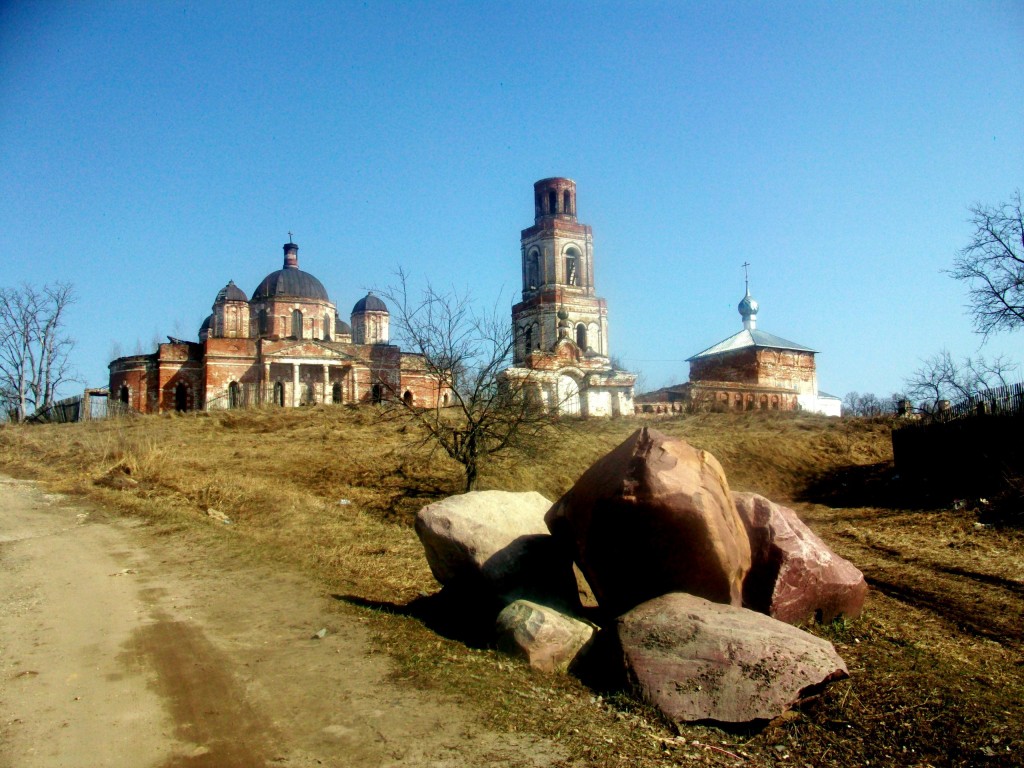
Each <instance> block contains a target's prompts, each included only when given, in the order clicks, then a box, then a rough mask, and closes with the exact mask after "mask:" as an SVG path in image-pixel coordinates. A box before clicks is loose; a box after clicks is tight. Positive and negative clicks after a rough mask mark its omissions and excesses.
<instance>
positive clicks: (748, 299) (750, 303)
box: [737, 291, 758, 319]
mask: <svg viewBox="0 0 1024 768" xmlns="http://www.w3.org/2000/svg"><path fill="white" fill-rule="evenodd" d="M737 309H738V310H739V311H740V316H742V317H743V318H744V319H746V318H748V317H750V316H751V315H756V314H757V309H758V307H757V302H756V301H755V300H754V297H753V296H751V295H750V291H747V295H746V296H744V297H743V301H741V302H740V303H739V306H738V307H737Z"/></svg>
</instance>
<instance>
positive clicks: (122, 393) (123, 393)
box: [117, 384, 131, 405]
mask: <svg viewBox="0 0 1024 768" xmlns="http://www.w3.org/2000/svg"><path fill="white" fill-rule="evenodd" d="M117 399H118V400H120V401H121V402H122V403H124V404H125V405H128V403H129V401H130V400H131V393H130V392H129V391H128V385H127V384H122V385H121V389H120V390H119V391H118V393H117Z"/></svg>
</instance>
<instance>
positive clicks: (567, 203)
mask: <svg viewBox="0 0 1024 768" xmlns="http://www.w3.org/2000/svg"><path fill="white" fill-rule="evenodd" d="M562 213H572V198H571V197H570V196H569V190H568V189H567V190H565V193H564V194H563V195H562Z"/></svg>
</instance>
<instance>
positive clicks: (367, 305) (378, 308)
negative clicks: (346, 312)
mask: <svg viewBox="0 0 1024 768" xmlns="http://www.w3.org/2000/svg"><path fill="white" fill-rule="evenodd" d="M387 311H388V305H387V304H385V303H384V302H383V301H381V300H380V299H378V298H377V297H376V296H374V295H373V291H370V292H369V293H368V294H366V296H364V297H363V298H361V299H360V300H359V301H357V302H356V305H355V306H354V307H352V314H353V315H358V314H359V313H360V312H387Z"/></svg>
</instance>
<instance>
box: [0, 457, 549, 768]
mask: <svg viewBox="0 0 1024 768" xmlns="http://www.w3.org/2000/svg"><path fill="white" fill-rule="evenodd" d="M188 541H189V540H188V539H182V538H178V537H174V536H158V535H156V534H155V533H154V532H153V531H151V530H150V529H149V528H148V527H147V526H144V525H141V524H139V523H137V522H132V521H128V520H124V519H121V518H117V517H115V516H112V515H106V514H105V513H104V512H103V511H102V510H96V509H90V508H85V507H81V506H76V505H75V503H74V502H72V501H71V500H70V499H67V498H63V497H59V496H52V495H47V494H44V493H43V492H41V491H40V490H39V489H38V488H37V487H36V486H35V485H33V484H32V483H29V482H24V481H16V480H10V479H7V478H2V477H0V768H54V767H56V766H63V767H73V768H79V767H80V768H108V767H109V768H178V767H179V766H180V767H184V766H189V767H190V768H200V767H202V768H205V767H206V766H209V767H211V768H213V767H214V766H216V768H243V767H244V768H256V767H257V766H270V765H273V766H319V765H324V766H354V767H355V768H361V767H362V766H397V765H402V766H431V767H432V768H446V767H447V766H452V767H454V766H466V765H490V766H510V767H511V766H548V765H555V764H559V765H565V764H567V763H564V762H562V761H561V757H562V756H561V755H560V754H559V750H558V749H557V746H556V745H553V744H551V743H549V742H545V741H542V740H539V739H531V738H529V737H525V736H517V735H509V734H495V733H490V732H487V731H486V730H484V729H482V728H481V727H480V725H479V723H477V722H475V721H474V718H473V715H472V713H468V712H464V711H460V710H458V709H457V708H455V707H454V706H452V705H451V704H450V703H449V702H446V701H445V700H444V699H443V698H441V697H435V696H433V695H430V694H425V693H423V692H421V691H415V690H406V689H404V688H402V687H401V686H399V685H397V684H395V683H392V682H390V681H389V680H388V679H387V671H388V667H387V660H386V659H384V658H382V657H380V656H379V655H372V654H371V653H370V646H369V643H368V637H367V635H368V633H367V630H366V628H365V627H364V626H363V625H362V623H361V621H360V617H359V615H358V613H356V612H355V611H353V610H352V609H349V608H347V607H344V606H339V605H337V604H336V603H335V602H334V601H332V600H330V599H329V598H327V597H325V596H322V595H320V594H318V592H317V589H316V588H315V587H314V586H313V585H312V584H310V583H308V582H306V581H304V580H302V579H301V578H299V577H297V576H294V575H291V574H288V573H284V572H282V571H281V570H280V569H278V568H274V567H271V566H268V565H259V564H252V563H250V562H246V561H245V559H244V558H243V557H242V556H241V555H240V554H238V550H237V549H232V548H231V547H226V546H218V545H216V544H209V543H204V545H203V546H202V547H199V546H197V545H196V544H195V543H191V544H190V543H188ZM321 628H326V629H327V630H328V632H327V634H326V636H324V637H323V638H321V639H313V635H314V633H316V632H317V631H318V630H320V629H321Z"/></svg>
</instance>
